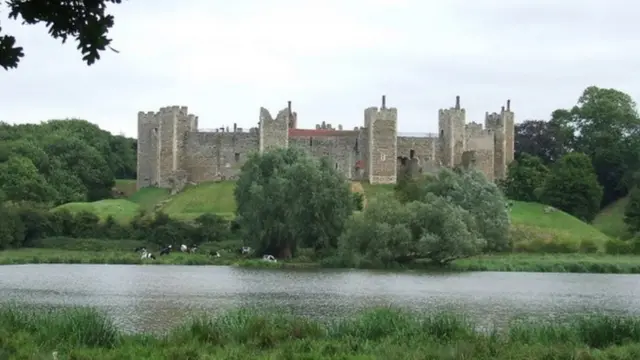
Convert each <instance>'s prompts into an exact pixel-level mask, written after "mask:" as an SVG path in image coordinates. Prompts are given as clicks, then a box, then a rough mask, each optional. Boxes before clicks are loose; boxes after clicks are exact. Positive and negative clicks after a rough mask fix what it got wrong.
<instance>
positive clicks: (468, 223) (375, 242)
mask: <svg viewBox="0 0 640 360" xmlns="http://www.w3.org/2000/svg"><path fill="white" fill-rule="evenodd" d="M479 235H480V234H479V233H478V231H477V227H476V223H475V219H474V218H473V216H472V215H471V214H470V213H469V212H468V211H466V210H464V209H462V208H461V207H459V206H457V205H455V204H453V203H451V202H450V201H449V200H448V199H446V198H443V197H440V196H436V195H434V194H431V193H430V194H427V195H426V196H425V198H424V201H412V202H410V203H408V204H402V203H401V202H400V201H399V200H397V199H395V198H393V197H391V196H389V197H384V196H382V197H379V198H377V199H374V200H372V202H371V203H370V204H369V206H367V208H366V209H365V210H364V212H363V213H358V214H355V215H354V216H353V218H352V220H351V221H349V222H348V223H347V227H346V230H345V232H344V233H343V235H342V236H341V237H340V247H339V250H340V251H339V253H340V255H341V256H342V257H343V258H344V259H345V260H346V262H347V263H349V264H350V265H353V266H356V267H388V266H393V265H394V264H406V263H408V262H411V261H413V260H416V259H428V260H431V262H432V263H434V264H437V265H440V266H443V265H446V264H448V263H450V262H451V261H453V260H456V259H460V258H464V257H468V256H472V255H476V254H478V253H479V252H480V251H481V250H482V248H483V247H484V246H485V245H486V242H485V240H484V239H483V238H482V237H481V236H479Z"/></svg>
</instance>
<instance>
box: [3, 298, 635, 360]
mask: <svg viewBox="0 0 640 360" xmlns="http://www.w3.org/2000/svg"><path fill="white" fill-rule="evenodd" d="M477 329H478V327H477V326H476V325H475V324H473V323H472V322H470V321H468V320H466V319H465V318H464V317H463V316H461V315H456V314H431V315H429V314H415V313H409V312H402V311H399V310H393V309H374V310H368V311H366V312H364V313H362V314H360V315H358V316H356V317H353V318H350V319H345V320H340V321H337V322H331V323H329V322H324V323H323V322H316V321H312V320H309V319H306V318H291V317H286V316H282V315H278V314H270V315H269V314H268V315H260V314H256V313H252V312H251V311H249V310H241V311H237V312H233V313H229V314H226V315H222V316H219V317H216V318H211V319H206V318H199V319H194V320H191V321H188V322H186V323H185V325H183V326H181V327H179V328H177V329H174V330H170V331H168V332H167V333H166V334H163V335H158V334H156V335H154V334H135V335H131V334H124V333H122V332H120V331H119V330H118V329H117V327H116V326H115V324H114V323H113V322H112V321H111V320H110V319H109V318H107V317H106V316H103V315H102V314H100V313H99V312H97V311H95V310H92V309H87V308H68V309H62V310H57V311H55V312H50V311H36V310H25V309H24V308H18V307H10V306H4V307H2V308H0V358H11V359H51V358H52V354H53V352H57V357H58V358H59V359H78V360H81V359H86V360H89V359H91V360H93V359H104V360H108V359H113V360H115V359H237V360H244V359H248V358H250V359H265V360H266V359H318V360H321V359H354V360H355V359H385V360H394V359H398V360H400V359H474V360H484V359H487V360H488V359H498V360H499V359H529V360H534V359H541V360H542V359H585V360H586V359H605V358H606V359H637V358H639V357H640V319H636V318H620V317H603V316H596V317H581V318H574V319H572V320H570V321H567V322H566V323H564V324H557V323H540V322H531V321H530V322H517V323H515V322H514V323H513V324H512V325H511V326H509V328H508V329H500V330H495V331H491V332H479V331H477Z"/></svg>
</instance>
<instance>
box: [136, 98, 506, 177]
mask: <svg viewBox="0 0 640 360" xmlns="http://www.w3.org/2000/svg"><path fill="white" fill-rule="evenodd" d="M297 123H298V115H297V114H296V113H295V112H293V111H292V109H291V102H289V104H288V106H287V108H285V109H283V110H281V111H279V112H278V114H277V116H276V117H275V118H273V117H272V116H271V114H270V113H269V111H268V110H266V109H265V108H261V109H260V117H259V122H258V126H257V127H254V128H251V129H242V128H238V127H237V126H236V125H235V124H234V126H233V129H229V128H228V127H227V128H226V129H225V128H218V129H214V130H205V129H198V117H197V116H195V115H192V114H189V113H188V111H187V107H184V106H182V107H181V106H171V107H165V108H161V109H160V111H158V112H155V113H154V112H146V113H145V112H139V113H138V180H137V186H138V188H143V187H147V186H158V187H163V188H171V189H174V190H179V189H181V188H182V187H183V186H184V185H185V184H186V183H188V182H193V183H199V182H203V181H211V180H220V179H234V178H235V177H236V176H237V175H238V172H239V169H240V167H241V166H242V164H243V163H244V161H245V159H246V158H247V155H248V154H249V153H251V152H254V151H258V152H263V151H268V150H269V149H273V148H282V147H285V148H286V147H289V146H291V147H296V148H299V149H301V150H303V151H305V152H307V153H309V154H311V155H312V156H318V157H320V156H326V157H328V158H329V159H330V160H331V161H332V162H333V164H334V166H335V167H336V169H338V170H339V171H340V172H341V173H343V174H344V175H345V176H346V177H347V178H349V179H352V180H358V181H369V182H370V183H372V184H389V183H395V182H396V180H397V174H398V170H399V169H402V168H403V167H407V166H408V167H410V169H411V171H416V172H434V171H436V170H437V169H438V168H440V167H454V166H464V167H473V168H477V169H479V170H480V171H482V172H483V173H484V174H485V175H486V176H487V177H488V178H489V179H491V180H497V179H502V178H504V176H505V175H506V169H507V166H508V165H509V163H511V161H513V152H514V128H515V125H514V113H513V112H512V111H511V102H510V101H509V100H508V101H507V105H506V108H505V107H504V106H503V107H502V109H501V111H500V113H491V114H489V113H486V114H485V121H484V128H483V125H482V124H479V123H474V122H472V123H468V124H467V123H466V111H465V109H463V108H461V107H460V97H459V96H458V97H456V102H455V105H454V106H453V107H451V108H449V109H440V110H439V111H438V128H439V129H438V130H439V133H438V134H422V135H402V134H398V110H397V109H396V108H387V106H386V98H385V97H384V96H383V97H382V106H381V107H380V108H377V107H370V108H368V109H366V110H365V111H364V126H361V127H356V128H354V129H353V130H344V129H343V128H342V126H341V125H338V127H337V128H334V127H333V126H332V125H331V124H327V123H325V122H323V123H322V124H318V125H316V128H315V129H299V128H298V126H297Z"/></svg>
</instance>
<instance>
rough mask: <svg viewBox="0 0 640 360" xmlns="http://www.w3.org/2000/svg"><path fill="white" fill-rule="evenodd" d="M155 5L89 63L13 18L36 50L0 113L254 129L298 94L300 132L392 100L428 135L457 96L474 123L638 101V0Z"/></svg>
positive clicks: (127, 124)
mask: <svg viewBox="0 0 640 360" xmlns="http://www.w3.org/2000/svg"><path fill="white" fill-rule="evenodd" d="M145 4H146V5H145ZM145 4H143V3H142V2H134V1H130V2H125V3H124V4H122V5H118V6H115V7H113V12H114V14H115V16H116V26H115V28H114V29H113V31H112V33H111V37H112V38H113V39H114V43H113V46H114V47H115V48H116V49H117V50H119V52H120V53H119V54H115V53H111V52H106V53H105V54H104V56H103V58H102V60H100V62H99V63H97V64H96V65H94V66H91V67H87V66H86V65H84V63H83V62H82V60H81V55H80V54H79V52H78V51H77V50H76V48H75V44H73V43H69V44H65V45H64V46H63V45H61V44H60V43H59V42H58V41H56V40H53V39H51V38H50V37H49V36H48V34H47V31H46V29H45V28H44V27H43V26H29V27H26V26H21V25H20V24H19V23H16V22H9V23H6V24H5V21H3V22H2V24H3V31H7V32H9V33H11V34H13V35H15V36H16V37H17V38H18V41H19V43H20V45H22V46H24V47H25V52H26V55H27V56H26V58H25V59H24V60H23V62H22V63H21V64H20V67H19V68H18V69H17V70H12V71H10V72H5V73H2V74H1V75H0V81H1V82H2V84H3V86H2V87H0V96H2V98H3V100H4V101H3V106H2V108H0V119H1V120H5V121H10V122H16V123H21V122H37V121H41V120H46V119H51V118H65V117H80V118H85V119H87V120H89V121H92V122H94V123H97V124H98V125H100V126H101V127H103V128H105V129H107V130H110V131H112V132H121V131H123V132H125V133H126V134H127V135H129V136H136V114H137V112H138V111H139V110H145V111H148V110H156V109H157V108H159V107H161V106H166V105H174V104H175V105H188V106H189V108H190V110H191V111H192V112H194V113H196V114H197V115H199V116H200V119H201V120H200V124H201V126H202V127H206V128H214V127H219V126H225V125H231V124H232V123H237V124H238V125H239V126H243V127H250V126H255V124H256V122H257V120H258V109H259V107H260V106H266V107H268V108H269V109H271V110H272V112H273V111H277V110H279V109H281V108H283V107H284V106H286V102H287V101H288V100H291V101H292V102H293V105H294V108H295V110H296V111H297V112H298V114H299V123H300V124H301V126H303V127H313V126H314V125H315V124H316V123H320V122H322V121H327V122H331V123H333V124H337V123H341V124H343V125H344V126H345V127H348V128H350V127H353V126H359V125H361V123H362V118H363V109H364V108H366V107H368V106H372V105H379V102H380V97H381V95H382V94H386V95H387V99H388V100H387V102H388V104H389V105H391V106H396V107H398V109H399V116H400V118H399V128H400V130H401V131H403V132H427V131H430V132H434V131H436V129H437V110H438V109H439V108H442V107H449V106H451V105H452V103H453V99H454V97H455V96H456V95H461V97H462V104H463V106H464V107H466V108H467V113H468V114H469V118H468V119H467V120H468V121H472V120H476V121H478V120H481V119H482V117H483V114H484V112H485V111H496V110H498V109H499V108H500V106H501V105H503V104H504V102H505V101H506V100H507V99H508V98H510V99H512V104H513V108H514V109H515V111H516V118H517V119H518V120H523V119H526V118H548V115H549V114H550V113H551V111H553V110H554V109H556V108H559V107H568V106H571V105H573V104H574V103H575V101H576V100H577V98H578V96H579V95H580V92H581V91H582V90H583V89H584V88H585V87H587V86H589V85H599V86H606V87H615V88H619V89H621V90H623V91H626V92H628V93H629V94H630V95H632V96H633V97H635V98H637V97H638V95H639V93H640V85H638V84H639V82H638V81H637V80H638V79H637V78H636V77H637V76H638V75H635V71H634V70H635V67H636V64H637V63H638V62H639V61H640V51H638V50H637V49H638V48H639V47H638V45H639V44H638V43H639V42H640V40H636V37H635V34H637V32H638V30H640V25H638V24H637V22H636V21H635V19H633V18H632V16H634V14H635V13H636V11H635V10H637V8H638V5H634V3H633V2H628V1H624V2H622V1H620V0H610V1H599V0H585V1H581V2H577V1H574V0H567V1H564V2H560V3H558V2H551V1H547V0H538V1H533V0H513V1H510V2H505V1H503V0H476V1H473V2H469V1H466V0H451V1H443V2H428V1H418V0H348V1H337V0H326V1H315V0H309V1H305V2H299V1H292V0H273V1H269V2H268V3H267V2H259V1H256V0H247V1H242V2H228V1H224V2H223V1H221V0H209V1H203V0H191V1H188V2H182V3H180V2H174V1H169V0H157V1H155V2H154V3H153V6H150V4H151V3H145ZM0 13H1V12H0Z"/></svg>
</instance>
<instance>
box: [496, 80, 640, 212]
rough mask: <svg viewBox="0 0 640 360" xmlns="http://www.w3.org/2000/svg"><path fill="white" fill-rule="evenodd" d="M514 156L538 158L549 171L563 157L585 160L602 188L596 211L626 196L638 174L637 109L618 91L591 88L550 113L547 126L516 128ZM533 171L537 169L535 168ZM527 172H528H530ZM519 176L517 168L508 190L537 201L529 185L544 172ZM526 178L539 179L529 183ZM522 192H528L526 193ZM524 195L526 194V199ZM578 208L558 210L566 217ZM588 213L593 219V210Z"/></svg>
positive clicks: (639, 128)
mask: <svg viewBox="0 0 640 360" xmlns="http://www.w3.org/2000/svg"><path fill="white" fill-rule="evenodd" d="M515 152H516V159H517V160H522V159H523V156H524V155H525V154H527V155H530V156H534V157H537V158H539V159H540V160H541V161H542V163H544V165H546V166H548V167H551V168H553V166H554V164H555V163H557V162H559V161H560V159H561V158H562V157H563V156H565V155H567V154H570V153H581V154H584V155H585V156H586V159H588V161H589V162H590V166H592V167H593V170H594V171H595V174H596V178H597V183H599V184H600V185H601V186H602V196H601V203H600V204H598V208H602V207H604V206H606V205H608V204H610V203H612V202H614V201H616V200H618V199H620V198H622V197H624V196H626V195H627V194H628V193H629V191H630V190H631V188H632V187H633V185H634V180H633V179H634V177H635V176H636V173H637V172H638V171H639V170H640V116H639V115H638V111H637V105H636V103H635V101H634V100H633V99H632V98H631V96H630V95H628V94H626V93H624V92H622V91H620V90H616V89H607V88H599V87H596V86H590V87H588V88H586V89H585V90H584V91H583V92H582V94H581V95H580V96H579V97H578V99H577V103H576V105H575V106H573V107H568V108H564V109H556V110H554V111H553V112H552V113H551V118H550V119H549V121H542V120H527V121H524V122H522V123H520V124H517V126H516V136H515ZM585 161H586V160H585ZM527 162H530V161H529V160H527ZM530 165H531V164H530ZM514 166H516V165H514ZM518 166H519V165H518ZM536 166H537V167H538V168H539V169H541V168H540V167H539V165H536ZM585 166H586V163H585ZM528 169H529V170H532V169H531V168H530V167H528ZM516 170H517V171H516ZM523 170H524V169H523V168H521V167H518V168H512V172H511V173H510V174H509V177H510V178H508V179H507V181H508V182H509V184H510V186H511V187H510V189H511V190H513V189H515V188H518V189H520V190H521V191H520V192H519V195H518V196H517V197H516V198H519V199H525V198H526V199H528V200H532V199H536V196H534V194H533V193H531V191H533V190H534V189H532V187H531V186H530V185H531V184H533V183H535V184H541V183H542V182H544V181H545V180H544V179H542V178H543V177H544V174H543V173H544V171H543V172H542V173H540V172H538V175H535V174H534V173H529V174H528V175H526V176H520V175H518V173H519V172H522V171H523ZM558 171H560V170H557V171H556V173H557V172H558ZM521 175H524V173H522V174H521ZM518 176H519V178H516V177H518ZM531 176H538V177H539V178H537V179H532V178H531ZM527 177H529V178H527ZM524 182H528V183H529V185H526V184H524ZM527 187H528V190H526V189H525V188H527ZM547 190H549V189H547ZM566 190H568V189H566ZM523 191H529V192H530V193H529V194H528V195H525V194H524V193H523ZM509 196H513V194H509ZM576 199H577V198H576ZM565 200H566V199H565ZM563 201H564V200H563ZM576 201H577V200H576ZM580 201H582V200H580ZM578 203H579V201H578ZM578 203H576V205H575V206H567V205H566V204H565V205H563V206H564V207H565V209H570V211H569V212H571V211H574V210H575V211H578V209H579V204H578ZM588 212H589V213H592V212H593V210H589V211H588ZM572 214H573V215H576V216H578V217H581V218H584V219H586V218H591V217H592V215H589V216H586V214H584V213H580V214H578V213H572ZM585 216H586V217H585Z"/></svg>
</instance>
